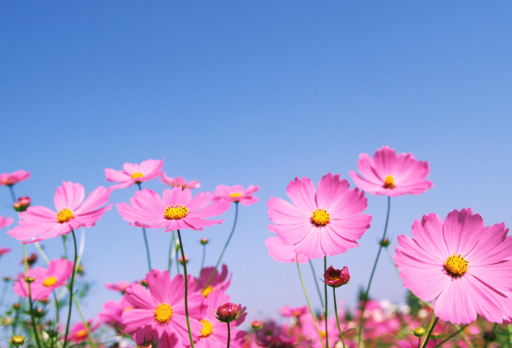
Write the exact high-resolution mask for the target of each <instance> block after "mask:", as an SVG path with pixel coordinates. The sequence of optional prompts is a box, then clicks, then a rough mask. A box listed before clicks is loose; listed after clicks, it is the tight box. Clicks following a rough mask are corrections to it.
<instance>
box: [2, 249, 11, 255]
mask: <svg viewBox="0 0 512 348" xmlns="http://www.w3.org/2000/svg"><path fill="white" fill-rule="evenodd" d="M9 252H11V248H0V256H2V255H5V254H7V253H9Z"/></svg>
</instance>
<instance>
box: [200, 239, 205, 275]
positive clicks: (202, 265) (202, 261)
mask: <svg viewBox="0 0 512 348" xmlns="http://www.w3.org/2000/svg"><path fill="white" fill-rule="evenodd" d="M205 258H206V244H203V258H202V259H201V270H200V272H202V271H203V268H204V259H205Z"/></svg>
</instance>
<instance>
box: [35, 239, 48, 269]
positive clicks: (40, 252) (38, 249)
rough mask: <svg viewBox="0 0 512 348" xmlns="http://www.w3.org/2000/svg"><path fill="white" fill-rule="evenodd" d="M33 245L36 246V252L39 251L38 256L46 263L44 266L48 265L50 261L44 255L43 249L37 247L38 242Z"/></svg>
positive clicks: (39, 246)
mask: <svg viewBox="0 0 512 348" xmlns="http://www.w3.org/2000/svg"><path fill="white" fill-rule="evenodd" d="M34 245H35V246H36V249H37V251H39V254H41V256H42V257H43V259H44V260H45V261H46V264H49V263H50V259H49V258H48V256H47V255H46V253H45V252H44V251H43V248H41V245H39V243H38V242H35V243H34Z"/></svg>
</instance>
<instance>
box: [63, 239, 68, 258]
mask: <svg viewBox="0 0 512 348" xmlns="http://www.w3.org/2000/svg"><path fill="white" fill-rule="evenodd" d="M66 238H67V236H66V235H65V234H63V235H62V245H64V258H65V259H66V260H67V259H68V242H67V241H66Z"/></svg>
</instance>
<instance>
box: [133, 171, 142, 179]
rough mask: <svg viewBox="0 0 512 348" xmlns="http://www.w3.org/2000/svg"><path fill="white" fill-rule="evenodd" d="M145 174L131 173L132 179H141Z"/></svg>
mask: <svg viewBox="0 0 512 348" xmlns="http://www.w3.org/2000/svg"><path fill="white" fill-rule="evenodd" d="M143 176H144V174H142V173H141V172H136V173H133V174H132V175H131V177H132V179H140V178H142V177H143Z"/></svg>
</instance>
